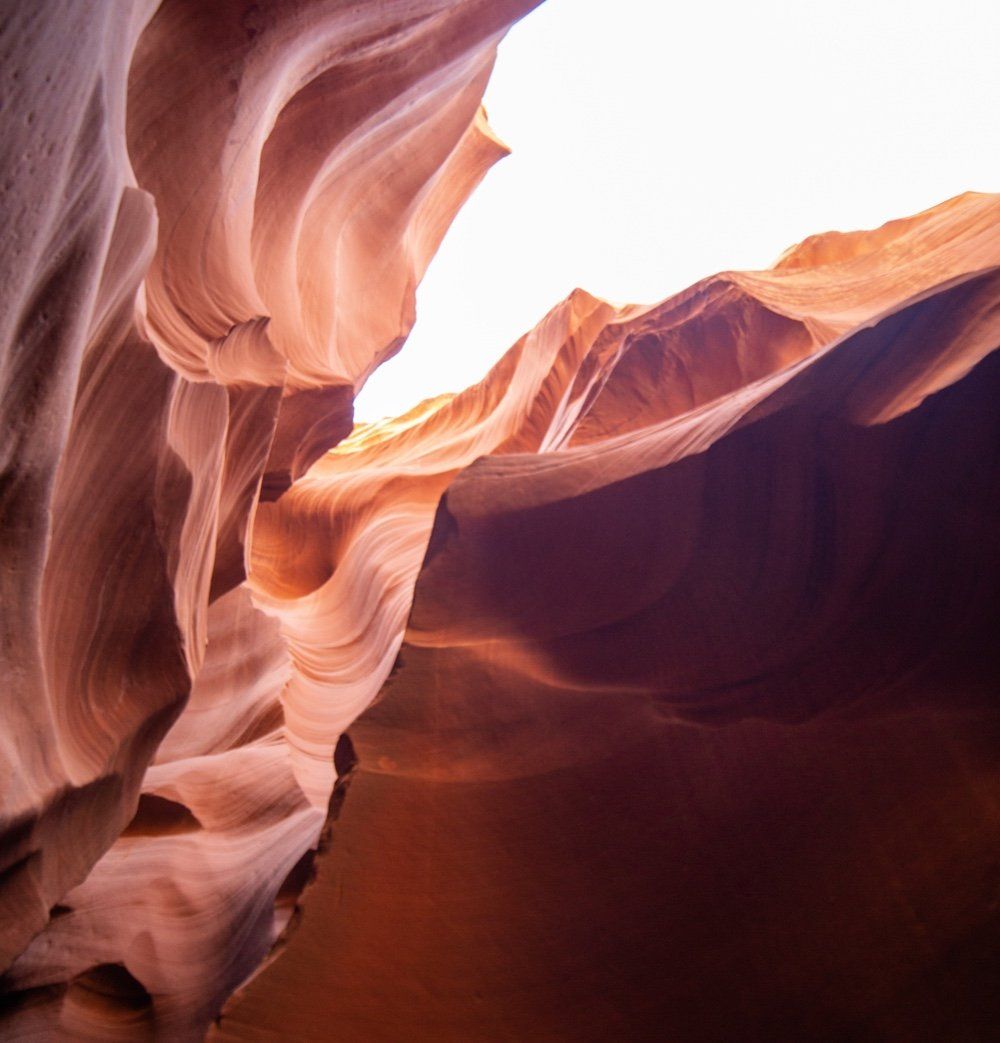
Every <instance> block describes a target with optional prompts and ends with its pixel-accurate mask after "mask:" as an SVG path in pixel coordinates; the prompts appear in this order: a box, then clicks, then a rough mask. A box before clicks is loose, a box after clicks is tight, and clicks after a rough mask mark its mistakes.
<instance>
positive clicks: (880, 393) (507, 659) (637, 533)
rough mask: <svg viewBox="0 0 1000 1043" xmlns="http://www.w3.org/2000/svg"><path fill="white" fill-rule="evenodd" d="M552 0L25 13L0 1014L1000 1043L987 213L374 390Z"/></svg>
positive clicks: (803, 258) (124, 1031)
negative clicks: (526, 31) (433, 384)
mask: <svg viewBox="0 0 1000 1043" xmlns="http://www.w3.org/2000/svg"><path fill="white" fill-rule="evenodd" d="M537 2H538V0H379V2H376V0H353V2H349V0H259V2H249V0H212V2H210V3H209V2H205V0H120V2H107V0H104V2H102V0H35V2H30V3H29V2H17V0H15V2H11V3H6V4H4V5H3V10H2V13H0V18H2V22H0V55H2V58H0V70H2V72H0V75H2V82H3V126H4V134H3V138H2V142H0V167H2V170H0V193H2V194H0V212H2V215H3V229H4V230H3V234H2V248H0V288H2V297H3V306H2V310H0V324H2V329H0V338H2V340H0V344H2V352H3V355H2V369H0V393H2V397H0V415H2V423H3V447H2V452H3V455H2V461H0V468H2V472H0V474H2V476H0V537H2V539H0V554H2V558H0V599H2V601H0V604H2V624H0V629H2V637H3V645H2V649H3V651H2V656H3V658H2V670H3V677H4V683H3V688H4V694H3V729H2V732H0V771H2V776H0V782H2V789H0V792H2V814H0V937H2V945H0V956H2V959H0V974H2V976H0V994H2V995H0V1038H2V1039H5V1040H13V1041H22V1040H74V1041H75V1040H81V1041H131V1040H155V1041H170V1043H173V1041H180V1043H187V1041H195V1040H202V1039H208V1040H212V1041H220V1043H221V1041H223V1040H225V1041H230V1040H231V1041H239V1040H246V1041H269V1040H274V1041H279V1040H293V1041H294V1040H303V1041H321V1040H322V1041H326V1040H343V1041H345V1043H353V1041H385V1043H399V1041H409V1040H421V1041H423V1040H426V1041H455V1043H459V1041H462V1043H474V1041H527V1043H534V1041H632V1040H636V1041H639V1040H648V1041H666V1043H702V1041H704V1043H707V1041H734V1043H735V1041H774V1040H782V1041H783V1040H788V1041H793V1040H794V1041H804V1040H831V1041H833V1040H837V1041H840V1040H845V1041H897V1040H899V1041H917V1040H920V1041H923V1040H926V1041H955V1043H977V1041H984V1043H985V1041H987V1040H991V1039H996V1038H997V1036H996V1033H997V1032H998V1031H1000V1030H998V1025H1000V775H998V771H997V769H998V761H1000V703H998V685H997V680H998V677H1000V643H998V640H997V623H998V618H1000V613H998V609H1000V540H998V536H1000V409H998V405H997V403H998V401H1000V352H998V350H997V349H998V348H1000V196H997V195H990V194H985V193H977V192H971V191H970V192H967V193H965V194H963V195H959V196H956V197H954V198H951V199H948V200H945V201H942V202H940V203H939V204H938V205H936V206H933V207H932V208H930V209H928V210H925V211H923V212H921V213H918V214H916V215H913V216H901V217H899V218H898V219H896V220H893V221H890V222H889V223H888V224H885V225H883V226H882V227H879V228H876V229H874V230H870V231H852V232H822V233H820V234H817V235H814V236H812V237H811V238H807V239H805V240H804V241H802V242H800V243H798V244H797V245H794V246H791V247H790V248H789V249H788V250H787V251H786V252H785V253H784V254H783V255H782V256H781V258H780V259H779V260H778V261H777V262H776V263H775V264H774V266H773V267H771V268H769V269H766V270H760V271H726V272H722V273H720V274H715V275H711V276H709V277H706V278H704V279H702V280H701V281H699V282H697V283H695V284H694V285H693V286H691V287H690V288H688V289H686V290H684V291H683V292H680V293H677V294H674V295H673V296H669V297H667V298H666V299H664V300H662V301H660V302H659V303H656V304H653V305H637V304H627V305H619V304H611V303H609V302H606V301H605V300H603V299H601V298H599V297H596V296H593V295H591V294H590V293H588V292H587V291H586V290H585V289H578V290H575V291H574V292H573V293H572V294H570V295H569V296H568V297H567V298H566V299H564V300H562V301H559V302H555V303H554V306H553V307H552V308H551V310H550V311H549V312H548V314H546V315H545V317H544V318H543V319H542V320H541V321H540V322H539V323H538V324H537V326H535V327H534V328H533V329H531V330H530V331H528V332H527V333H525V334H524V336H522V337H521V338H520V339H519V340H518V341H517V342H516V343H515V344H514V345H513V346H512V347H510V349H509V350H508V351H507V352H506V353H505V354H504V355H503V356H502V357H501V358H500V360H499V361H498V362H496V364H495V365H494V366H493V368H492V369H491V370H490V372H489V373H488V375H487V376H486V377H485V379H483V380H482V381H481V382H479V383H477V384H475V385H473V386H471V387H469V388H467V389H466V390H464V391H459V392H458V393H452V392H451V391H449V390H448V389H445V388H442V392H443V393H442V394H441V395H439V396H438V397H435V398H432V399H429V400H427V401H425V402H423V403H422V404H420V405H419V406H416V407H415V408H413V409H411V410H410V411H408V412H406V413H404V414H403V415H401V416H398V417H395V418H392V419H384V420H380V421H375V422H365V423H362V422H357V423H355V418H354V409H353V403H354V399H355V397H356V395H357V394H358V393H359V392H360V390H361V388H362V387H363V386H364V384H365V382H366V380H367V379H368V378H369V377H370V376H371V374H372V373H373V372H374V371H375V370H376V369H377V368H378V367H380V366H383V365H388V366H391V365H392V361H391V359H392V357H393V356H394V355H396V354H397V353H398V352H400V351H402V352H406V351H407V350H408V349H407V346H406V344H405V342H406V339H407V336H408V334H409V332H410V330H411V328H412V326H413V324H414V322H415V320H416V308H415V292H416V287H417V285H418V284H419V282H420V280H421V279H422V277H423V275H424V273H425V272H426V270H427V267H428V265H429V264H430V262H431V259H432V258H433V257H434V255H435V252H436V251H437V249H438V247H439V245H440V244H441V241H442V239H443V237H444V235H445V233H446V231H447V229H448V227H449V225H450V224H451V222H452V220H453V218H454V217H455V215H456V214H457V212H458V211H459V209H460V208H461V207H462V205H463V203H464V202H465V201H466V199H467V198H468V197H469V196H470V194H471V193H472V192H473V191H474V190H475V188H476V186H477V184H478V183H479V182H480V181H481V179H482V178H483V177H484V176H485V174H486V172H487V171H488V169H489V168H490V167H491V166H492V165H493V164H494V163H495V162H496V161H497V160H499V159H501V157H503V156H504V155H505V153H506V151H507V149H506V146H505V145H504V144H503V142H501V141H500V140H499V138H498V137H497V136H496V135H495V134H494V133H493V131H492V130H491V128H490V126H489V124H488V122H487V118H486V113H485V110H484V109H483V107H482V97H483V93H484V90H485V88H486V84H487V81H488V79H489V76H490V73H491V69H492V67H493V63H494V60H495V57H496V50H497V46H498V45H499V43H500V42H501V40H502V39H503V37H504V35H505V33H506V32H507V31H508V30H509V29H510V27H511V26H512V25H513V24H514V23H515V22H516V21H518V20H519V19H520V18H522V17H523V16H525V15H527V14H529V11H530V10H531V9H532V8H533V7H535V6H536V3H537ZM581 219H582V218H581ZM526 248H528V244H526ZM665 289H666V288H665ZM497 307H498V308H502V307H503V301H502V299H498V301H497Z"/></svg>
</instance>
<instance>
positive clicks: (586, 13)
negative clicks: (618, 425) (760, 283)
mask: <svg viewBox="0 0 1000 1043" xmlns="http://www.w3.org/2000/svg"><path fill="white" fill-rule="evenodd" d="M485 101H486V107H487V110H488V111H489V114H490V122H491V123H492V125H493V127H494V128H495V129H496V131H497V133H498V134H499V135H500V137H501V138H502V139H503V140H504V141H506V142H507V143H508V144H509V145H510V146H511V147H512V149H513V150H514V151H513V155H511V156H509V157H508V158H506V159H503V160H501V161H500V163H499V164H497V166H495V167H494V168H493V170H492V171H491V172H490V173H489V174H487V176H486V179H485V181H484V182H483V184H482V185H481V186H480V187H479V189H477V191H476V192H475V193H474V195H473V196H472V198H471V199H470V200H469V202H468V203H467V204H466V205H465V207H464V208H463V210H462V211H461V213H460V214H459V215H458V217H457V218H456V220H455V223H454V225H453V226H452V228H451V230H450V232H449V233H448V235H447V237H446V239H445V241H444V243H443V245H442V247H441V250H440V252H439V253H438V255H437V257H436V258H435V259H434V261H433V263H432V265H431V268H430V270H429V271H428V273H427V276H426V277H425V279H424V282H423V283H422V285H421V287H420V289H419V291H418V294H417V324H416V327H415V328H414V331H413V333H412V335H411V336H410V339H409V340H408V341H407V343H406V344H405V345H404V347H403V350H402V352H401V353H400V354H399V355H397V356H396V357H395V358H394V359H391V360H390V361H389V362H387V363H386V364H385V365H383V366H382V367H381V369H380V370H378V371H377V372H376V373H375V374H374V376H373V377H372V378H371V379H370V380H369V382H368V385H367V386H366V387H365V389H364V390H363V392H362V394H361V395H360V396H359V398H358V402H357V406H356V415H357V417H358V418H359V419H364V420H374V419H377V418H379V417H382V416H386V415H396V414H398V413H401V412H403V411H405V410H406V409H408V408H409V407H410V406H412V405H415V404H416V403H417V402H419V401H421V400H422V399H424V398H427V397H429V396H431V395H436V394H440V393H441V392H444V391H460V390H461V389H462V388H464V387H466V386H467V385H469V384H471V383H474V382H475V381H476V380H478V379H479V378H480V377H482V376H483V375H484V374H485V372H486V371H487V369H489V367H490V366H491V365H492V364H493V362H495V361H496V359H497V358H499V357H500V355H501V354H503V352H504V351H506V349H507V348H508V347H509V346H510V345H511V344H513V343H514V341H515V340H516V339H517V338H518V337H519V336H520V335H521V334H522V333H523V332H524V331H525V330H527V329H530V328H531V327H532V326H534V325H535V323H536V322H537V321H538V320H539V319H540V318H541V317H542V315H544V314H545V312H546V311H548V310H549V309H550V308H551V307H552V306H554V305H555V304H556V303H557V302H558V301H559V300H561V299H562V298H563V297H565V296H566V294H568V293H569V292H570V290H572V289H573V288H574V287H575V286H582V287H584V288H585V289H587V290H589V291H590V292H592V293H595V294H598V295H599V296H602V297H606V298H608V299H610V300H612V301H615V302H618V303H622V302H625V301H641V302H648V301H655V300H660V299H662V298H663V297H666V296H668V295H670V294H672V293H675V292H677V291H678V290H681V289H683V288H684V287H685V286H688V285H690V284H691V283H692V282H695V281H696V280H697V279H699V278H701V277H703V276H706V275H710V274H712V273H713V272H715V271H720V270H723V269H726V268H762V267H767V266H768V265H770V264H771V263H772V262H773V261H774V260H775V259H776V258H777V256H778V254H780V253H781V251H782V250H784V249H785V247H787V246H790V245H791V244H792V243H794V242H797V241H798V240H800V239H803V238H804V237H805V236H807V235H810V234H812V233H814V232H821V231H826V230H828V229H831V228H837V229H842V230H848V229H854V228H867V227H874V226H876V225H878V224H881V223H882V222H883V221H886V220H889V219H890V218H893V217H902V216H904V215H906V214H910V213H914V212H916V211H917V210H922V209H924V208H925V207H927V206H930V205H932V204H934V203H936V202H940V201H941V200H943V199H946V198H948V197H949V196H953V195H956V194H957V193H959V192H962V191H965V190H966V189H975V190H978V191H984V192H988V191H998V190H1000V0H836V2H824V3H818V2H814V0H547V2H546V3H544V4H543V5H542V6H541V7H540V8H539V9H538V10H536V11H534V12H533V13H532V14H530V15H528V16H527V17H526V18H525V19H524V20H523V21H522V22H521V23H519V24H518V25H516V26H515V27H514V28H513V29H512V30H511V32H510V34H509V36H508V37H507V39H506V40H505V41H504V43H503V44H502V45H501V48H500V56H499V60H498V61H497V66H496V70H495V72H494V74H493V79H492V80H491V82H490V86H489V89H488V91H487V94H486V99H485Z"/></svg>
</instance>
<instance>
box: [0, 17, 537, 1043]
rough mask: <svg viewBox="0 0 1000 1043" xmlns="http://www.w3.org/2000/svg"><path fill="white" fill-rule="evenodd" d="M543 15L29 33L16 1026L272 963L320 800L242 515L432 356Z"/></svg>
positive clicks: (14, 778)
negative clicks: (267, 957) (412, 352)
mask: <svg viewBox="0 0 1000 1043" xmlns="http://www.w3.org/2000/svg"><path fill="white" fill-rule="evenodd" d="M530 6H532V3H531V0H503V2H500V3H497V2H486V0H467V2H449V3H444V2H442V0H400V2H393V3H388V4H383V3H379V4H374V3H366V4H355V5H346V4H344V3H342V2H340V0H272V2H269V3H249V2H245V0H231V2H230V0H226V2H221V3H214V4H211V5H206V4H203V3H201V2H199V0H164V2H162V3H159V4H157V3H155V2H152V0H150V2H146V3H143V2H136V3H135V4H111V5H109V4H100V3H89V2H84V3H80V2H77V0H73V2H59V0H46V2H43V3H39V4H26V5H18V6H17V7H16V9H13V10H11V11H9V12H7V13H6V14H5V15H4V20H3V25H2V35H0V41H2V48H3V52H2V53H3V69H4V76H5V82H7V83H8V84H9V85H10V88H11V89H10V91H9V94H7V95H6V97H7V101H8V104H7V111H6V113H5V118H6V125H5V135H4V145H3V153H2V155H0V167H2V168H3V170H2V173H3V177H2V178H0V184H2V185H3V191H4V198H3V202H2V207H3V213H4V223H5V227H6V228H7V229H8V232H7V234H6V237H5V242H4V248H3V251H2V252H0V253H2V261H0V264H2V266H3V267H2V275H3V280H4V281H3V285H4V312H3V326H2V337H3V350H4V368H3V377H2V386H3V389H4V397H3V402H2V407H0V408H2V410H3V423H4V431H5V433H7V438H6V439H5V444H4V456H3V460H2V468H3V483H2V491H0V496H2V501H0V502H2V525H3V533H4V544H3V568H2V570H0V576H2V580H0V583H2V584H3V585H2V588H0V596H2V598H3V605H4V623H3V632H4V642H3V656H4V662H3V668H4V675H5V676H6V677H7V678H9V683H10V687H11V692H10V696H9V700H8V702H9V711H8V716H7V719H6V722H5V723H6V727H5V729H4V734H3V739H2V741H3V746H2V755H0V756H2V759H0V764H2V778H3V783H4V786H3V793H4V801H3V817H2V820H0V852H2V862H0V866H2V870H3V875H2V877H0V913H2V915H0V923H2V925H3V926H2V932H0V933H2V946H0V969H7V968H9V967H10V964H11V961H12V960H13V959H14V958H15V957H18V956H19V955H20V958H19V960H18V962H17V964H16V966H15V967H12V968H10V969H9V975H8V977H7V979H6V980H5V985H6V986H7V991H11V990H13V991H15V992H16V993H17V995H18V997H19V1003H18V1004H17V1005H16V1009H15V1010H14V1012H13V1015H12V1018H13V1020H11V1021H9V1022H8V1029H7V1031H9V1032H10V1033H12V1034H14V1035H18V1034H23V1033H31V1032H42V1033H53V1032H57V1031H61V1032H63V1033H64V1034H66V1035H70V1036H72V1037H73V1038H77V1039H82V1038H95V1039H96V1038H99V1039H107V1038H110V1034H111V1033H112V1024H111V1022H112V1021H113V1020H114V1019H113V1018H111V1015H110V1013H109V1011H112V1010H113V1009H115V1008H116V1006H123V1007H124V1008H125V1009H127V1011H128V1012H129V1014H128V1017H126V1018H124V1019H123V1020H122V1023H121V1025H120V1026H119V1030H120V1031H119V1035H124V1036H125V1037H126V1038H133V1035H134V1033H136V1032H137V1031H138V1028H137V1025H138V1024H139V1022H141V1023H142V1024H147V1023H148V1025H149V1026H151V1028H150V1031H153V1030H155V1031H156V1032H157V1033H158V1034H159V1035H161V1036H163V1037H164V1038H172V1039H178V1038H182V1037H185V1036H190V1035H192V1034H193V1035H198V1034H200V1026H202V1025H203V1024H204V1023H205V1021H206V1020H207V1018H208V1017H210V1016H211V1015H212V1014H213V1013H215V1011H216V1010H217V1009H218V1006H219V1004H220V1003H221V1001H222V998H224V997H225V995H227V993H228V992H229V991H231V989H232V988H233V986H234V985H236V984H237V983H238V982H239V981H240V980H242V979H243V978H244V977H245V976H246V975H247V974H248V973H249V972H250V971H251V970H252V969H253V968H254V966H256V964H257V963H258V962H259V960H260V958H261V957H262V956H263V955H264V954H265V953H266V952H267V950H268V948H269V946H270V944H271V941H272V938H273V935H274V933H275V930H276V927H275V919H276V915H277V917H278V919H279V921H280V914H276V913H275V909H274V902H275V896H276V895H277V894H278V893H279V890H280V888H281V886H282V882H283V881H284V880H285V878H286V877H287V876H288V875H289V873H290V872H291V871H292V870H293V868H294V867H295V865H296V864H297V862H298V861H299V860H300V859H301V858H302V856H303V854H304V853H305V852H307V851H308V850H309V849H310V848H311V847H312V846H313V845H314V844H315V840H316V836H317V833H318V830H319V827H320V825H321V823H322V820H323V815H324V812H325V807H326V794H324V795H323V799H322V801H321V808H319V809H317V808H316V807H314V806H313V805H312V804H310V802H309V801H308V800H307V799H306V798H305V797H304V796H303V793H302V791H301V789H300V788H299V787H298V785H297V784H296V783H295V781H294V778H293V777H292V774H291V764H290V760H289V756H288V749H289V744H288V743H287V742H286V740H285V738H284V735H283V715H282V710H281V706H280V704H279V702H278V693H279V692H280V690H281V687H282V685H283V684H284V683H285V681H286V673H287V671H288V669H289V664H288V655H287V651H286V644H285V642H284V640H283V639H281V637H280V635H279V632H278V629H277V625H276V624H275V623H273V622H272V621H270V620H268V619H267V618H265V617H263V616H262V615H260V612H259V610H258V609H256V608H254V607H253V606H252V604H251V602H250V596H249V592H248V591H247V588H246V587H244V586H242V585H241V584H242V582H243V579H244V576H245V570H244V564H243V562H244V558H245V544H246V532H247V527H248V522H249V521H250V519H252V516H253V511H254V509H255V507H256V504H257V502H258V501H259V500H260V499H262V498H264V499H266V498H273V497H274V496H276V495H278V494H280V492H281V491H282V490H283V489H285V488H287V487H288V485H289V484H290V482H292V481H294V480H295V479H296V478H298V477H300V476H301V475H303V474H304V473H305V471H306V470H307V469H308V467H309V465H310V464H311V463H312V462H313V461H314V460H315V459H317V458H318V457H319V456H321V455H322V454H323V452H325V450H326V449H327V448H329V447H330V446H331V445H333V444H335V443H336V442H337V441H339V440H340V439H341V438H342V437H343V436H344V435H345V434H347V433H348V432H349V430H350V426H351V401H352V398H353V393H354V391H355V389H356V388H358V387H360V385H361V384H362V383H363V382H364V380H365V378H366V376H367V375H368V373H370V372H371V371H372V369H374V368H375V366H377V365H378V364H379V363H380V362H381V361H383V360H384V359H385V358H387V357H389V356H390V355H391V354H393V353H394V352H395V351H396V350H398V348H399V346H400V344H401V343H402V340H403V339H404V338H405V336H406V333H407V332H408V330H409V327H410V325H411V323H412V321H413V295H414V289H415V286H416V283H417V282H418V281H419V279H420V277H421V275H422V273H423V271H424V269H425V267H426V265H427V263H428V261H429V259H430V257H431V255H432V254H433V252H434V250H435V248H436V246H437V244H438V242H439V241H440V238H441V236H442V235H443V233H444V230H445V229H446V227H447V225H448V223H449V221H450V220H451V217H452V216H453V214H454V213H455V211H456V210H457V208H458V207H459V206H460V205H461V203H462V201H463V200H464V198H465V197H466V195H467V194H468V192H469V191H470V190H471V189H472V188H473V187H474V185H475V184H476V183H477V182H478V180H479V179H480V178H481V177H482V175H483V173H484V172H485V170H486V169H487V168H488V166H489V165H490V164H491V163H492V162H493V161H494V160H496V159H497V158H498V157H499V156H500V155H501V154H502V152H503V147H502V146H501V145H500V144H499V143H498V142H497V141H496V140H495V139H494V138H493V137H492V135H491V134H490V133H489V130H488V128H487V127H486V124H485V121H484V118H483V116H482V114H481V112H480V111H479V102H480V98H481V95H482V90H483V87H484V85H485V82H486V79H487V77H488V75H489V70H490V67H491V65H492V61H493V56H494V54H495V48H496V44H497V42H498V40H499V39H500V37H501V36H502V35H503V33H504V32H505V31H506V29H507V28H508V26H509V24H510V23H511V22H512V21H513V20H514V19H515V18H517V17H518V16H519V15H521V14H523V13H524V12H525V11H526V10H527V9H528V8H530ZM126 102H127V119H126ZM206 647H208V648H210V649H211V650H210V652H209V653H208V655H207V657H206ZM192 683H193V688H192ZM230 686H232V687H230ZM189 696H190V698H189ZM185 707H186V708H187V709H186V713H185V714H184V716H183V717H181V719H180V720H179V721H178V720H177V718H178V714H180V713H181V711H182V710H183V709H185ZM175 721H176V722H177V723H176V727H175V729H174V731H172V732H171V733H170V736H169V738H167V740H166V741H165V742H164V741H163V740H164V737H165V735H166V733H167V731H168V729H169V728H170V726H171V724H172V723H174V722H175ZM335 739H336V736H333V737H332V738H331V740H330V742H329V744H328V745H329V747H330V748H331V749H332V744H333V741H335ZM154 755H155V758H156V764H155V766H154V767H153V768H152V769H151V770H150V771H149V772H147V767H148V766H149V764H150V761H151V759H152V758H153V757H154ZM327 775H328V781H332V778H331V776H332V770H331V771H330V772H328V773H327ZM249 781H252V783H253V784H252V785H249ZM140 787H142V789H143V798H142V800H141V801H139V804H138V810H137V800H138V798H139V790H140ZM265 808H267V809H268V810H267V812H266V814H265V813H264V809H265ZM133 816H137V817H136V818H135V820H134V821H133V823H132V825H131V826H129V828H128V829H125V827H126V826H128V824H129V821H130V820H132V819H133ZM237 819H238V820H239V823H237V821H236V820H237ZM123 829H124V833H123V832H122V831H123ZM275 830H277V831H278V832H277V833H276V832H275ZM119 834H122V838H121V840H119V841H118V843H115V840H116V838H118V837H119ZM278 834H280V836H279V835H278ZM112 844H114V848H112V850H110V851H108V849H109V848H111V845H112ZM262 844H263V850H262ZM251 851H252V852H253V853H254V856H255V857H253V858H251V857H249V853H250V852H251ZM105 852H108V853H107V855H106V856H105V857H104V858H103V859H101V861H100V863H99V865H97V867H96V868H92V867H94V864H95V862H97V860H98V859H100V858H101V856H102V855H103V854H104V853H105ZM88 873H89V876H88ZM85 877H86V881H85V882H84V878H85ZM297 879H298V878H297V877H295V876H294V874H293V881H292V883H290V884H289V887H292V890H293V891H294V881H295V880H297ZM78 885H79V886H78ZM298 886H301V885H300V884H299V885H298ZM109 901H110V902H111V906H109V905H108V902H109ZM282 901H285V900H284V899H282ZM285 904H287V902H286V903H285ZM53 910H55V913H58V914H59V915H58V916H57V915H55V913H53V912H52V911H53ZM195 910H200V912H197V913H196V912H195ZM209 910H211V912H209ZM50 915H51V919H50ZM47 920H49V925H48V928H47V929H46V931H45V932H44V933H43V934H41V935H38V932H39V931H40V930H41V929H42V927H43V926H44V925H45V924H46V921H47ZM208 922H211V923H212V926H211V928H210V929H209V930H208V933H205V929H206V927H207V924H208ZM36 935H38V937H37V938H35V942H34V943H33V945H32V946H31V947H29V948H28V949H27V951H25V947H26V946H27V945H28V943H29V942H31V940H32V938H33V936H36ZM210 936H211V937H210ZM195 937H197V939H198V940H197V941H195V940H194V939H195ZM213 939H214V940H213ZM220 939H225V944H224V945H223V944H222V943H221V941H220ZM39 961H40V962H39ZM107 968H112V970H107ZM130 983H131V984H130ZM119 994H120V995H119ZM149 994H152V995H153V996H154V997H155V998H154V999H151V998H150V995H149ZM116 996H117V997H118V999H120V1001H121V1002H120V1003H118V1002H117V1001H116V999H115V997H116ZM143 996H145V999H142V997H143ZM109 1019H111V1020H109ZM57 1026H58V1028H57ZM116 1031H117V1030H116Z"/></svg>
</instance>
